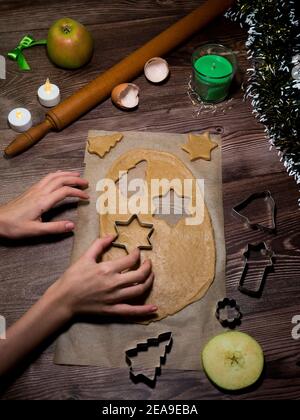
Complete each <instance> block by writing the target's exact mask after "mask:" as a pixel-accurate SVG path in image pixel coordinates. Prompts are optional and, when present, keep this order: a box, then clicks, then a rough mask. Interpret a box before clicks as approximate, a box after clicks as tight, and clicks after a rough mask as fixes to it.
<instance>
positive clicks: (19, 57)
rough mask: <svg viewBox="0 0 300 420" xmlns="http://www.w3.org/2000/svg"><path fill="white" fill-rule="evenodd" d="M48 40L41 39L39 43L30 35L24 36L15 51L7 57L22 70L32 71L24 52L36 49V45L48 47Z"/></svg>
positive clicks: (10, 52)
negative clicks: (28, 49)
mask: <svg viewBox="0 0 300 420" xmlns="http://www.w3.org/2000/svg"><path fill="white" fill-rule="evenodd" d="M46 44H47V40H46V39H41V40H39V41H35V39H34V38H32V37H31V36H30V35H26V36H24V38H22V39H21V41H20V42H19V45H18V46H17V47H16V48H14V49H13V50H11V51H9V52H8V53H7V57H8V58H10V59H11V60H13V61H16V62H17V63H18V66H19V69H20V70H30V66H29V64H28V63H27V60H26V58H25V57H24V54H23V50H25V49H26V48H30V47H34V46H35V45H46Z"/></svg>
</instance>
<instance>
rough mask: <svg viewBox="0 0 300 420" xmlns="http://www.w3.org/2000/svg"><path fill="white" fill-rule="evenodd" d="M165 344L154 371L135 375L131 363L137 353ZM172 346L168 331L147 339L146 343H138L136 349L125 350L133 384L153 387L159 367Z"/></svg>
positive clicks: (159, 371)
mask: <svg viewBox="0 0 300 420" xmlns="http://www.w3.org/2000/svg"><path fill="white" fill-rule="evenodd" d="M162 343H165V349H164V353H163V355H162V356H160V358H159V361H158V364H157V365H156V367H155V368H154V369H152V370H151V372H150V370H149V369H148V370H147V373H135V371H134V368H133V363H132V360H131V359H132V358H134V357H136V356H137V355H138V353H139V352H145V351H148V349H149V348H150V347H158V346H159V345H160V344H162ZM172 344H173V338H172V332H170V331H168V332H165V333H162V334H160V335H159V336H158V337H155V338H149V339H148V340H147V341H146V342H143V343H138V344H137V345H136V347H134V348H132V349H129V350H126V352H125V356H126V362H127V364H128V366H129V370H130V377H131V379H132V380H134V382H138V381H143V382H145V383H148V384H149V385H152V386H153V385H154V384H155V381H156V378H157V376H158V375H159V374H160V373H161V367H162V365H164V364H165V362H166V359H167V354H168V353H170V351H171V348H172Z"/></svg>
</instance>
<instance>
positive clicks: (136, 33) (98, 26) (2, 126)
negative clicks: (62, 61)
mask: <svg viewBox="0 0 300 420" xmlns="http://www.w3.org/2000/svg"><path fill="white" fill-rule="evenodd" d="M198 4H199V0H174V1H173V0H156V1H155V0H139V1H133V0H102V1H98V0H85V1H82V0H81V1H80V0H73V1H66V0H62V1H61V0H49V1H47V2H44V1H42V0H35V1H34V0H31V1H30V0H26V1H24V0H22V1H21V0H10V1H3V0H1V1H0V54H2V55H4V54H5V53H6V52H7V51H8V50H9V49H11V48H13V47H15V46H16V45H17V42H18V41H19V40H20V39H21V37H22V36H24V35H25V34H27V33H30V34H31V35H33V36H34V37H36V38H42V37H45V36H46V32H47V28H48V27H49V26H50V24H51V23H52V22H53V21H54V20H55V19H58V18H60V17H62V16H69V17H72V18H74V19H78V20H80V21H81V22H82V23H83V24H86V25H87V26H88V28H89V29H90V30H91V31H92V32H93V35H94V37H95V40H96V51H95V55H94V58H93V60H92V62H91V63H90V64H88V66H87V67H85V68H84V69H81V70H77V71H71V72H68V71H64V70H61V69H57V68H55V67H54V66H53V65H52V64H51V63H50V62H49V61H48V59H47V58H46V55H45V51H44V49H43V47H37V48H33V49H31V50H27V51H26V57H27V58H28V61H29V63H30V65H31V67H32V71H31V72H28V73H25V72H24V73H21V72H19V70H18V69H17V65H16V63H13V62H7V70H8V72H7V79H6V81H2V80H0V110H1V112H0V149H1V151H3V149H4V147H5V146H6V145H7V144H8V143H9V142H10V141H11V140H12V139H13V137H14V133H13V132H12V130H10V129H9V128H8V126H7V121H6V118H7V114H8V112H9V110H10V109H11V108H13V107H15V106H21V105H22V106H25V107H27V108H29V109H30V110H31V111H32V114H33V118H34V122H35V123H37V122H39V121H40V120H42V118H43V115H44V109H43V108H42V107H41V106H40V105H39V104H38V102H37V100H36V90H37V87H38V86H39V85H40V84H42V82H44V80H45V79H46V77H48V76H50V78H51V80H53V82H57V83H58V84H59V86H60V87H61V91H62V96H63V97H66V96H68V95H69V94H70V93H72V92H74V91H75V90H76V89H78V88H79V87H81V86H83V85H84V84H85V83H86V82H87V81H89V80H91V79H92V78H93V77H95V76H96V75H98V74H99V73H101V72H102V71H104V70H105V69H106V68H107V67H109V66H110V65H111V64H113V63H115V62H116V61H118V60H119V59H120V58H122V57H124V56H125V55H126V54H127V53H129V52H130V51H132V50H133V49H135V48H136V47H138V46H139V45H140V44H142V43H143V42H144V41H146V40H148V39H150V38H151V37H152V36H153V35H155V34H157V33H158V32H160V31H161V30H162V29H164V28H166V27H167V26H168V25H169V24H170V23H172V22H175V21H176V20H177V19H178V18H180V17H181V16H184V15H185V14H187V13H188V12H189V11H191V10H192V9H193V8H195V7H197V6H198ZM211 40H214V41H215V40H217V41H220V42H222V43H224V44H227V45H229V46H231V47H232V48H233V49H234V50H237V51H239V53H238V58H239V62H240V65H241V67H242V69H243V70H245V69H246V68H247V66H248V64H247V62H246V56H245V47H244V41H245V33H244V32H243V31H242V30H241V29H240V28H239V27H238V26H237V25H233V24H232V23H230V22H228V21H226V20H225V19H224V18H220V19H218V20H217V21H215V22H214V23H213V24H211V25H210V26H209V27H208V28H207V29H206V30H205V31H202V32H201V33H199V35H197V36H196V37H194V38H193V39H192V40H190V41H189V42H188V43H187V44H186V45H184V46H182V47H181V48H179V49H177V50H176V51H174V52H173V53H171V54H170V55H169V56H168V57H167V58H168V61H169V63H170V65H171V71H172V76H171V78H170V80H169V82H168V83H167V84H165V85H163V86H159V87H157V86H153V85H150V84H149V83H148V82H147V81H146V80H145V79H144V77H142V76H141V77H139V78H138V80H137V81H136V83H137V84H138V85H139V86H140V87H141V92H142V94H141V103H140V106H139V109H138V110H137V111H135V112H132V113H124V112H122V111H120V110H117V109H116V108H114V107H113V106H112V104H111V102H110V101H109V100H108V101H106V102H105V103H104V104H102V105H100V106H98V107H97V108H95V109H94V110H93V111H92V112H90V113H88V114H87V115H85V116H84V117H83V118H82V119H81V120H79V121H78V122H76V123H75V124H73V125H71V126H70V127H68V128H67V129H65V130H64V131H63V132H61V133H51V134H50V135H49V136H47V138H46V139H44V140H43V141H42V142H41V143H39V144H38V145H37V146H36V147H34V148H33V149H31V150H30V151H28V152H27V153H26V154H23V155H22V156H19V157H17V158H15V159H13V160H9V161H8V160H5V159H3V158H2V157H1V158H0V174H1V178H0V179H1V195H0V204H1V203H4V202H6V201H7V200H9V199H11V198H13V197H15V196H16V195H17V194H19V193H21V192H22V191H23V190H24V189H25V188H27V187H29V186H30V185H31V184H32V183H34V182H36V181H37V180H39V179H40V178H41V177H42V176H43V175H45V174H46V173H48V172H51V171H54V170H58V169H76V170H77V169H80V170H82V169H83V155H84V144H85V141H86V136H87V130H88V129H91V128H92V129H104V130H118V131H122V130H145V131H169V132H180V133H187V132H190V131H193V130H195V131H202V130H211V131H213V132H220V133H221V134H222V138H223V184H224V185H223V190H224V212H225V233H226V248H227V258H228V263H227V278H226V286H227V293H228V296H229V297H234V298H236V299H237V300H238V302H239V304H240V306H241V308H242V311H243V313H244V319H243V324H242V330H243V331H246V332H249V333H251V334H253V335H254V336H255V337H256V338H257V339H258V340H259V341H260V342H261V344H262V346H263V348H264V350H265V353H266V373H265V380H264V382H263V383H262V384H261V385H260V386H259V387H256V388H254V389H253V390H251V392H249V393H246V394H240V395H229V394H224V393H221V392H220V391H218V390H217V389H215V388H214V387H213V386H212V385H211V384H210V383H209V382H208V380H207V379H206V377H205V376H204V374H203V373H200V372H193V371H187V372H183V371H169V370H163V372H162V375H161V376H160V377H159V379H158V381H157V384H156V387H155V388H154V389H150V388H148V387H147V386H146V385H144V384H137V385H134V384H132V383H131V382H130V381H129V378H128V371H127V370H125V369H124V370H113V371H112V370H110V369H100V368H94V367H92V368H90V367H87V368H82V367H62V366H55V365H53V363H52V358H53V350H54V340H49V343H47V345H46V346H45V347H44V348H43V349H39V350H38V351H37V353H36V354H35V355H33V357H32V360H31V362H32V363H30V361H28V362H27V363H26V364H25V365H24V367H23V368H22V369H20V370H19V371H18V372H16V374H14V375H12V376H11V378H10V379H9V381H7V382H6V383H2V384H1V395H2V398H3V399H41V398H46V399H53V398H58V399H82V398H86V399H110V398H121V399H151V398H156V399H193V398H194V399H250V398H256V399H266V398H268V399H281V398H294V399H298V398H299V397H300V367H299V366H297V361H298V360H299V359H300V347H299V346H300V343H299V342H297V341H294V340H293V339H292V337H291V330H292V324H291V320H292V317H293V316H294V315H297V314H300V306H299V299H300V281H299V280H300V275H299V269H300V251H299V244H300V227H299V208H298V204H297V200H298V196H299V192H298V189H297V187H296V185H295V183H294V181H293V180H292V179H291V178H290V177H288V175H287V174H286V172H285V171H284V169H283V167H282V165H281V164H280V162H279V160H278V157H277V154H276V152H275V151H269V145H268V143H267V141H266V139H265V137H264V130H263V127H262V126H260V125H259V124H258V123H257V122H256V121H255V119H254V117H253V116H252V114H251V108H250V104H249V103H247V102H246V103H245V102H243V100H242V93H241V92H236V93H235V94H234V99H233V101H232V102H231V103H230V106H231V109H228V107H227V109H226V112H225V113H223V110H224V108H225V107H224V105H221V106H219V107H218V109H217V112H216V113H215V114H213V113H212V112H208V113H200V115H197V110H198V109H197V107H194V106H193V105H192V103H191V101H190V99H189V97H188V95H187V85H188V80H189V77H190V73H191V66H190V58H191V53H192V51H193V49H194V48H195V47H196V46H198V45H199V44H200V43H203V42H206V41H211ZM265 189H269V190H271V192H272V194H273V196H274V198H275V200H276V204H277V207H278V215H277V223H278V233H277V235H276V236H272V235H266V234H263V233H260V232H252V231H249V229H247V228H245V227H244V226H243V225H242V224H241V223H239V222H238V221H237V220H235V219H234V218H233V217H232V215H231V208H232V206H233V205H235V204H236V203H238V202H240V201H241V200H242V199H243V198H244V197H246V196H247V195H248V194H251V193H253V192H255V191H257V190H258V191H260V190H265ZM62 215H68V217H70V218H71V219H74V220H76V208H74V207H72V206H71V207H70V208H69V207H64V208H63V209H62V212H61V213H60V214H59V215H57V216H62ZM260 240H267V241H268V243H269V244H271V245H272V247H273V249H274V251H275V253H276V265H275V270H274V273H271V274H270V275H269V276H268V279H267V284H266V288H265V291H264V294H263V297H262V298H261V299H258V300H257V299H252V298H248V297H246V296H243V295H241V294H240V293H239V292H238V291H237V284H238V281H239V276H240V275H241V270H242V268H243V260H242V257H241V253H242V250H243V248H244V247H245V245H246V244H247V242H249V241H252V242H253V241H260ZM72 242H73V238H72V236H68V237H64V238H61V237H60V238H58V237H56V238H51V239H48V240H47V241H45V240H27V241H20V242H18V243H10V242H7V241H2V242H1V244H0V258H1V260H0V261H1V269H0V271H1V272H0V314H2V315H5V317H6V318H7V321H8V324H12V323H13V322H14V321H15V320H17V319H18V318H19V317H20V316H21V315H22V313H23V312H24V311H25V310H26V309H27V308H29V307H30V305H32V304H33V303H34V302H35V301H36V299H38V297H39V296H41V295H42V293H43V292H44V290H45V289H46V288H47V287H48V286H49V285H50V284H51V283H52V282H53V281H55V280H56V279H57V278H58V277H59V276H60V275H61V273H63V271H64V270H65V269H66V267H67V266H68V260H69V257H70V252H71V247H72ZM188 345H192V343H189V344H188ZM199 352H200V349H199Z"/></svg>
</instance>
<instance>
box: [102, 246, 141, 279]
mask: <svg viewBox="0 0 300 420" xmlns="http://www.w3.org/2000/svg"><path fill="white" fill-rule="evenodd" d="M140 256H141V253H140V250H139V249H135V250H134V251H132V252H131V253H130V254H128V255H126V257H122V258H118V259H116V260H114V261H110V262H109V264H110V266H111V269H112V271H114V272H115V273H122V271H124V270H128V269H129V268H133V267H135V266H136V265H137V263H138V262H139V261H140Z"/></svg>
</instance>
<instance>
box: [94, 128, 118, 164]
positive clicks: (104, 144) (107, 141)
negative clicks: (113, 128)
mask: <svg viewBox="0 0 300 420" xmlns="http://www.w3.org/2000/svg"><path fill="white" fill-rule="evenodd" d="M122 138H123V134H121V133H116V134H110V135H107V136H93V137H89V139H88V151H89V153H92V154H95V155H98V156H99V157H101V158H103V157H104V156H105V155H106V153H108V152H109V151H110V149H112V148H113V147H115V145H116V144H117V143H118V142H119V141H121V140H122Z"/></svg>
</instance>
